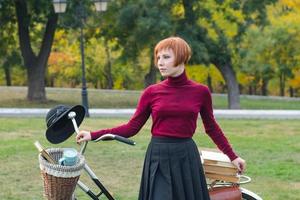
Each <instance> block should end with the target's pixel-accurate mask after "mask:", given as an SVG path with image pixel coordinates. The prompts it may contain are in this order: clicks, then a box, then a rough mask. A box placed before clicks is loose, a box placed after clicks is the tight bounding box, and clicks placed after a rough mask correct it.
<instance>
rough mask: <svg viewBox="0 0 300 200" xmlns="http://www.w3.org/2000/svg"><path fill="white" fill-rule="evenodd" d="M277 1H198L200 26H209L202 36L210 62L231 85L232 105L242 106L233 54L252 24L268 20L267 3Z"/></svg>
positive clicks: (230, 105) (229, 102)
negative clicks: (204, 35)
mask: <svg viewBox="0 0 300 200" xmlns="http://www.w3.org/2000/svg"><path fill="white" fill-rule="evenodd" d="M273 2H275V0H265V1H234V0H215V1H206V2H199V3H198V4H199V6H198V7H199V11H198V13H200V16H199V19H200V20H199V21H200V25H198V26H201V27H202V28H206V30H207V34H206V37H202V40H201V41H202V42H203V43H204V44H205V47H206V49H207V51H208V54H209V62H210V63H212V64H214V65H215V66H216V67H217V68H218V69H219V71H220V72H221V74H222V75H223V77H224V80H225V82H226V84H227V89H228V107H229V108H231V109H237V108H239V107H240V103H239V94H240V91H239V86H238V82H237V78H236V69H235V68H234V66H233V60H232V58H233V56H234V54H236V52H237V50H238V49H239V44H240V41H241V39H242V37H243V36H244V34H245V31H246V30H247V29H248V27H250V25H252V24H256V25H259V26H263V25H264V24H267V18H266V5H268V4H270V3H273ZM190 11H193V10H190ZM194 12H195V11H194Z"/></svg>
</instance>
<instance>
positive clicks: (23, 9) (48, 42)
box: [15, 0, 58, 101]
mask: <svg viewBox="0 0 300 200" xmlns="http://www.w3.org/2000/svg"><path fill="white" fill-rule="evenodd" d="M15 7H16V13H17V20H18V32H19V43H20V49H21V53H22V57H23V60H24V65H25V67H26V69H27V76H28V80H27V81H28V93H27V99H28V100H29V101H45V100H46V92H45V76H46V74H45V72H46V66H47V61H48V58H49V54H50V51H51V46H52V42H53V38H54V33H55V28H56V24H57V19H58V16H57V14H55V13H54V12H53V11H52V12H51V13H52V14H51V15H49V17H48V21H47V24H46V28H45V33H44V36H43V40H42V44H41V48H40V51H39V53H38V55H37V56H36V55H35V54H34V52H33V50H32V47H31V42H30V34H29V24H30V16H29V15H28V12H27V2H26V1H23V0H15ZM52 9H53V8H52Z"/></svg>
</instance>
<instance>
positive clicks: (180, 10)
mask: <svg viewBox="0 0 300 200" xmlns="http://www.w3.org/2000/svg"><path fill="white" fill-rule="evenodd" d="M171 13H172V15H174V16H176V17H178V18H184V7H183V5H182V4H181V3H180V4H179V3H178V4H175V6H173V7H172V8H171Z"/></svg>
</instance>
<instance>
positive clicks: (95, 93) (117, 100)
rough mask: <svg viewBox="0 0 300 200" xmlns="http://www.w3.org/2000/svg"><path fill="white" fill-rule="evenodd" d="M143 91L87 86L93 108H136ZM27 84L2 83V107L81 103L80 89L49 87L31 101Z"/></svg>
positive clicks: (289, 105) (270, 102) (274, 102)
mask: <svg viewBox="0 0 300 200" xmlns="http://www.w3.org/2000/svg"><path fill="white" fill-rule="evenodd" d="M140 94H141V91H120V90H96V89H89V90H88V99H89V106H90V108H134V107H135V106H136V104H137V101H138V99H139V96H140ZM26 95H27V88H26V87H0V107H19V108H27V107H29V108H35V107H38V108H51V107H54V106H55V105H57V104H65V105H75V104H81V89H79V88H77V89H68V88H46V95H47V99H48V101H47V102H28V101H27V100H26ZM213 103H214V108H216V109H226V108H227V96H225V95H213ZM241 108H242V109H289V110H300V99H299V98H298V99H293V100H291V99H289V98H285V99H275V98H251V97H248V96H241Z"/></svg>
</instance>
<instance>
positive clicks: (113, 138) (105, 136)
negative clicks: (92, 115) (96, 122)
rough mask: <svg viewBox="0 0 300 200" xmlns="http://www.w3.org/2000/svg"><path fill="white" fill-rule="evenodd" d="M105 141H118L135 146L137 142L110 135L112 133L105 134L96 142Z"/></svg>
mask: <svg viewBox="0 0 300 200" xmlns="http://www.w3.org/2000/svg"><path fill="white" fill-rule="evenodd" d="M105 140H117V141H119V142H123V143H125V144H129V145H135V142H134V141H132V140H130V139H128V138H125V137H122V136H119V135H114V134H110V133H109V134H104V135H102V136H101V137H99V138H97V139H96V140H94V141H95V142H99V141H105Z"/></svg>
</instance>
